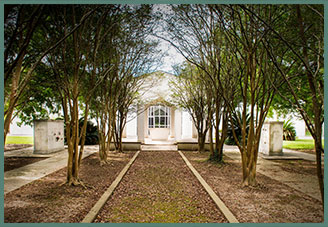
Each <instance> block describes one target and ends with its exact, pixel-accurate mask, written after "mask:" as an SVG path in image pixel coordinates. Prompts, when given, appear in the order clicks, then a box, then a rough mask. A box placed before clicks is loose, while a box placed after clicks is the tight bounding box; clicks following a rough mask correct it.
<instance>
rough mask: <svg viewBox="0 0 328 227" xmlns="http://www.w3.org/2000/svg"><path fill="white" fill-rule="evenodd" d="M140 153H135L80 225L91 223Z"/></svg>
mask: <svg viewBox="0 0 328 227" xmlns="http://www.w3.org/2000/svg"><path fill="white" fill-rule="evenodd" d="M139 153H140V150H139V151H137V153H135V155H134V156H133V157H132V158H131V160H130V161H129V163H128V164H126V166H125V167H124V169H122V171H121V172H120V174H119V175H118V176H117V177H116V179H115V180H114V181H113V183H112V184H111V185H110V186H109V188H108V189H107V190H106V191H105V192H104V194H103V195H102V196H101V197H100V199H99V200H98V201H97V203H96V204H95V205H94V206H93V207H92V208H91V210H90V211H89V213H88V214H87V215H86V216H85V217H84V219H83V220H82V221H81V223H92V222H93V221H94V220H95V219H96V217H97V215H98V213H99V211H100V210H101V208H102V207H103V206H104V205H105V203H106V202H107V200H108V199H109V197H110V196H111V195H112V194H113V192H114V190H115V188H116V187H117V186H118V184H119V183H120V182H121V180H122V178H123V177H124V175H125V174H126V172H127V171H128V170H129V168H130V166H131V165H132V164H133V162H134V160H136V158H137V156H138V154H139Z"/></svg>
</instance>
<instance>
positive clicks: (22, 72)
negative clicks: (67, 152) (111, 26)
mask: <svg viewBox="0 0 328 227" xmlns="http://www.w3.org/2000/svg"><path fill="white" fill-rule="evenodd" d="M44 8H45V6H44V5H40V6H38V7H36V8H35V9H34V11H32V14H31V16H30V19H29V20H27V23H28V24H27V25H25V24H24V23H23V22H22V21H21V20H23V19H24V17H23V16H22V15H21V14H24V13H28V12H26V10H25V8H24V6H23V5H22V6H21V8H19V9H18V10H17V13H16V14H17V15H14V16H13V18H14V19H10V18H9V15H10V12H9V13H8V15H7V20H6V25H7V24H10V23H14V24H15V26H16V27H15V28H14V30H13V32H12V33H11V31H10V29H9V31H8V33H6V32H5V33H6V41H7V42H6V46H5V79H4V80H5V88H6V87H9V88H8V89H5V90H10V92H8V93H7V92H5V103H6V105H5V108H4V115H5V116H4V118H5V119H4V141H5V140H6V136H7V134H8V132H9V129H10V123H11V122H12V120H13V113H14V111H15V109H16V107H17V104H18V102H19V99H20V98H21V96H22V94H23V93H24V91H25V89H26V87H27V86H28V84H29V82H30V80H31V79H32V78H33V75H34V71H35V69H36V67H37V66H38V65H39V64H40V63H41V62H42V61H43V60H44V59H45V57H46V56H47V55H48V54H49V53H50V52H51V51H53V50H55V49H56V48H57V47H58V46H59V45H60V44H61V43H62V42H64V41H65V40H66V39H67V38H68V37H70V36H71V35H72V33H73V32H74V31H75V30H76V29H78V28H79V27H80V26H81V25H82V24H83V22H84V21H85V20H86V19H87V18H88V17H89V16H90V15H91V14H92V11H89V12H86V13H85V14H84V15H83V17H81V20H80V21H79V23H76V24H75V25H74V27H73V28H72V29H71V30H70V31H69V32H67V33H66V34H65V35H64V36H61V37H58V39H56V41H55V42H53V41H52V43H50V44H49V43H48V42H45V43H44V47H43V50H41V52H40V53H38V54H37V55H36V57H35V55H34V54H31V55H29V56H32V57H31V58H32V59H31V58H29V56H28V57H27V58H25V56H27V55H28V52H27V49H28V46H29V45H30V42H31V40H32V39H34V37H33V35H34V34H35V33H36V32H35V31H36V29H37V27H38V26H40V25H41V24H40V20H41V18H42V17H43V16H44V15H45V14H44V11H43V9H44ZM11 9H12V10H14V9H15V7H13V8H11ZM14 14H15V13H14ZM12 20H16V21H15V22H12ZM9 26H10V25H8V27H9ZM17 36H18V37H19V39H17ZM35 39H37V38H35ZM17 40H18V41H17ZM16 42H18V43H16ZM15 48H16V49H15ZM23 66H24V67H23ZM10 80H11V84H8V81H10Z"/></svg>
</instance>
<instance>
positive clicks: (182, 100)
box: [170, 63, 214, 152]
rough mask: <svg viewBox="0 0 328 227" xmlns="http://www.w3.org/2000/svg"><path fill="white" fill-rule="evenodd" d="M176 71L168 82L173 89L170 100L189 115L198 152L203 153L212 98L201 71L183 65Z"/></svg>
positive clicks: (211, 110)
mask: <svg viewBox="0 0 328 227" xmlns="http://www.w3.org/2000/svg"><path fill="white" fill-rule="evenodd" d="M177 71H178V76H177V77H176V80H172V81H170V84H171V86H172V89H173V94H172V100H174V101H175V104H176V105H177V106H179V107H180V108H182V109H185V110H187V111H188V113H189V114H190V115H191V117H192V121H193V123H194V125H195V127H196V129H197V134H198V151H199V152H204V151H205V139H206V134H207V132H208V130H209V129H210V127H212V124H211V120H212V116H213V110H214V108H213V107H214V102H213V98H212V97H211V96H210V92H208V90H207V86H206V84H205V83H204V80H202V77H201V75H200V74H201V73H202V71H201V70H199V69H198V68H197V67H195V66H193V65H191V64H189V63H185V64H184V65H182V66H181V67H180V68H177Z"/></svg>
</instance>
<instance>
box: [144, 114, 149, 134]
mask: <svg viewBox="0 0 328 227" xmlns="http://www.w3.org/2000/svg"><path fill="white" fill-rule="evenodd" d="M144 138H149V130H148V108H147V109H146V110H145V111H144Z"/></svg>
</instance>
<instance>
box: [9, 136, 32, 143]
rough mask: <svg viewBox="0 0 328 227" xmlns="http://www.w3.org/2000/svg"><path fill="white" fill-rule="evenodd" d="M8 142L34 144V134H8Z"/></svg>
mask: <svg viewBox="0 0 328 227" xmlns="http://www.w3.org/2000/svg"><path fill="white" fill-rule="evenodd" d="M6 144H33V136H7V138H6Z"/></svg>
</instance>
